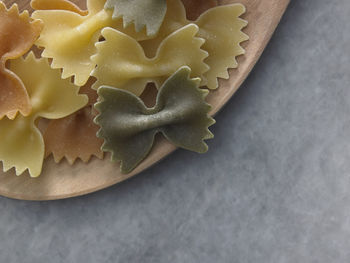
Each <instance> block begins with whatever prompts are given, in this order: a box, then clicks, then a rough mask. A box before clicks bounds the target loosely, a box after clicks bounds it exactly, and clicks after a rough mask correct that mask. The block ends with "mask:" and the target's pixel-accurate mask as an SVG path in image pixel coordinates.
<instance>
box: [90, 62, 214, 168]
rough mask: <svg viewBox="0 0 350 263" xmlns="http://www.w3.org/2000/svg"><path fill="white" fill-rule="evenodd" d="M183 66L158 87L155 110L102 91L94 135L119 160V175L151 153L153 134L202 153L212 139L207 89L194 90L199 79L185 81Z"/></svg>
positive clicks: (187, 76)
mask: <svg viewBox="0 0 350 263" xmlns="http://www.w3.org/2000/svg"><path fill="white" fill-rule="evenodd" d="M190 73H191V72H190V69H189V68H188V67H182V68H180V69H179V70H178V71H177V72H176V73H175V74H174V75H173V76H171V77H170V78H169V79H168V80H167V81H166V82H165V83H164V85H163V86H162V87H161V88H160V90H159V93H158V96H157V103H156V106H155V107H153V108H147V107H146V106H145V105H144V103H143V102H142V100H141V99H140V98H138V97H137V96H135V95H134V94H132V93H130V92H128V91H124V90H120V89H116V88H112V87H106V86H102V87H100V88H99V89H98V94H99V96H100V98H101V101H100V102H98V103H97V104H96V105H95V107H96V109H97V110H98V111H99V112H100V114H99V115H98V116H97V117H96V119H95V121H96V123H97V124H98V125H99V126H101V129H100V131H99V132H98V134H97V135H98V136H99V137H101V138H103V139H104V144H103V146H102V149H103V150H104V151H109V152H111V153H112V160H113V161H118V160H120V161H121V171H122V172H123V173H129V172H131V171H132V170H133V169H134V168H135V167H136V166H137V165H138V164H139V163H140V162H141V161H142V160H143V159H144V158H145V157H146V156H147V155H148V154H149V152H150V150H151V148H152V145H153V143H154V137H155V135H156V134H157V133H159V132H160V133H162V134H163V135H164V136H165V137H166V138H167V139H168V140H169V141H170V142H171V143H173V144H174V145H176V146H178V147H181V148H184V149H187V150H191V151H195V152H198V153H204V152H206V151H207V150H208V146H207V144H206V143H205V142H204V140H206V139H210V138H212V137H213V134H212V133H211V132H210V131H209V130H208V128H209V127H210V126H211V125H213V124H214V123H215V121H214V119H212V118H211V117H210V116H209V115H208V112H209V111H210V109H211V106H210V105H209V104H207V103H206V102H205V97H206V95H207V94H208V90H202V89H199V88H198V87H199V83H200V79H198V78H197V79H191V78H190Z"/></svg>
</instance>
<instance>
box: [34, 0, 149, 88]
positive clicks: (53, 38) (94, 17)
mask: <svg viewBox="0 0 350 263" xmlns="http://www.w3.org/2000/svg"><path fill="white" fill-rule="evenodd" d="M40 3H41V2H40V1H39V2H38V3H37V4H36V5H35V7H36V8H37V9H41V8H40ZM58 3H59V1H58ZM104 4H105V0H87V7H88V14H87V15H86V16H82V15H80V14H78V13H76V12H74V11H68V10H37V11H35V12H34V13H33V15H32V17H33V18H35V19H41V20H42V21H43V22H44V24H45V27H44V30H43V32H42V33H41V36H40V38H39V39H38V41H37V42H36V44H37V45H38V46H40V47H43V48H45V49H44V51H43V53H42V56H43V57H46V58H52V59H53V61H52V65H51V66H52V67H53V68H62V69H63V72H62V77H63V78H68V77H71V76H74V83H75V84H76V85H78V86H82V85H84V84H85V83H86V82H87V80H88V79H89V76H90V73H91V71H92V70H93V69H94V67H95V64H94V63H93V62H92V61H91V60H90V57H91V56H92V55H94V54H95V52H96V48H95V43H96V42H98V40H99V38H100V36H101V30H102V29H103V28H105V27H112V28H115V29H118V30H120V31H122V32H125V33H126V34H128V35H130V36H132V37H133V38H135V39H137V40H143V39H148V38H149V37H148V36H147V34H146V32H145V30H142V31H141V32H136V31H135V27H134V26H133V25H131V26H129V27H127V28H124V27H123V21H122V19H121V18H120V19H113V18H112V13H113V11H112V10H105V9H104ZM60 7H61V5H60V4H57V9H59V8H60ZM45 8H46V6H45ZM50 8H53V7H52V6H50ZM43 9H44V6H43Z"/></svg>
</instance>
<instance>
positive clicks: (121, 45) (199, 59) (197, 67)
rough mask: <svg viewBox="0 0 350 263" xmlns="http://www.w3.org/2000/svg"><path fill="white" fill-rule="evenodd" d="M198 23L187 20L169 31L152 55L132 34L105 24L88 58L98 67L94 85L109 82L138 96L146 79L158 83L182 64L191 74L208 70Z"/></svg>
mask: <svg viewBox="0 0 350 263" xmlns="http://www.w3.org/2000/svg"><path fill="white" fill-rule="evenodd" d="M197 32H198V27H197V26H196V25H194V24H190V25H188V26H186V27H183V28H181V29H179V30H178V31H176V32H174V33H173V34H171V35H169V36H168V37H167V38H166V39H165V40H164V41H163V42H162V43H161V45H160V46H159V50H158V52H157V55H156V56H155V57H154V58H147V57H146V56H145V54H144V52H143V49H142V47H141V46H140V45H139V43H138V42H137V41H136V40H134V39H133V38H131V37H129V36H127V35H125V34H123V33H121V32H118V31H116V30H113V29H111V28H106V29H104V30H103V31H102V35H103V37H104V38H105V41H102V42H99V43H98V44H96V47H97V49H98V52H97V54H96V55H95V56H93V57H92V58H91V59H92V60H93V61H94V63H96V65H97V67H96V69H95V70H94V71H93V73H92V75H93V76H94V77H96V78H97V81H96V82H95V84H94V85H93V88H95V89H97V88H99V87H100V86H112V87H115V88H120V89H127V90H128V91H130V92H132V93H134V94H135V95H137V96H140V95H141V93H142V92H143V90H144V89H145V86H146V84H147V83H148V82H154V83H155V84H156V85H157V87H159V86H160V85H161V84H162V83H163V82H164V81H165V80H166V79H167V78H168V77H169V76H171V75H172V74H173V73H174V72H175V71H176V70H177V69H179V68H180V67H182V66H189V67H190V68H191V69H192V77H202V76H203V74H204V73H205V72H206V71H208V66H207V65H206V64H205V63H204V62H203V60H204V59H205V58H206V57H207V56H208V54H207V53H206V52H205V51H203V50H202V49H201V46H202V45H203V42H204V41H203V39H201V38H197V37H195V35H196V33H197Z"/></svg>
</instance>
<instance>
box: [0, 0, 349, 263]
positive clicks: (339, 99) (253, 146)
mask: <svg viewBox="0 0 350 263" xmlns="http://www.w3.org/2000/svg"><path fill="white" fill-rule="evenodd" d="M349 14H350V1H349V0H334V1H329V0H292V3H291V5H290V7H289V9H288V11H287V13H286V15H285V17H284V18H283V21H282V23H281V25H280V27H279V28H278V30H277V31H276V33H275V35H274V37H273V39H272V41H271V43H270V44H269V46H268V48H267V50H266V51H265V53H264V55H263V57H262V59H261V60H260V61H259V63H258V65H257V66H256V67H255V69H254V71H253V72H252V74H251V75H250V77H249V78H248V80H247V81H246V82H245V84H244V85H243V86H242V88H241V89H240V90H239V92H238V93H237V94H236V95H235V97H234V98H233V99H232V100H231V101H230V102H229V104H228V105H227V106H226V107H225V108H224V109H223V111H222V112H221V113H220V114H219V115H218V116H217V124H216V125H215V127H213V129H212V130H213V132H214V133H215V135H216V138H215V139H214V140H212V141H211V142H210V143H209V144H210V148H211V150H210V152H209V153H208V154H206V155H203V156H201V155H196V154H192V153H189V152H185V151H182V150H179V151H177V152H176V153H175V154H173V155H171V156H170V157H168V158H167V159H166V160H164V161H163V162H161V163H160V164H159V165H157V166H155V167H153V168H151V169H150V170H148V171H146V172H145V173H143V174H141V175H139V176H137V177H135V178H133V179H131V180H129V181H127V182H124V183H122V184H120V185H118V186H115V187H111V188H109V189H107V190H104V191H101V192H98V193H95V194H91V195H88V196H84V197H79V198H75V199H70V200H63V201H55V202H43V203H35V202H22V201H15V200H9V199H6V198H0V210H1V214H0V262H4V263H12V262H15V263H21V262H25V263H41V262H43V263H47V262H49V263H56V262H64V263H67V262H84V263H90V262H91V263H96V262H111V263H119V262H120V263H134V262H135V263H136V262H137V263H138V262H141V263H158V262H159V263H168V262H171V263H192V262H193V263H197V262H201V263H213V262H220V263H222V262H223V263H226V262H227V263H236V262H239V263H241V262H242V263H243V262H244V263H245V262H254V263H255V262H257V263H265V262H266V263H274V262H277V263H282V262H283V263H284V262H286V263H295V262H306V263H312V262H321V263H323V262H324V263H329V262H332V263H338V262H344V263H345V262H346V263H348V262H350V17H349Z"/></svg>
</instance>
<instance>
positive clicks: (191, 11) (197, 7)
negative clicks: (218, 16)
mask: <svg viewBox="0 0 350 263" xmlns="http://www.w3.org/2000/svg"><path fill="white" fill-rule="evenodd" d="M182 3H183V4H184V6H185V8H186V16H187V18H188V19H190V20H196V19H197V18H198V17H199V16H200V15H201V14H202V13H203V12H204V11H206V10H208V9H210V8H212V7H214V6H217V5H218V1H217V0H182Z"/></svg>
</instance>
